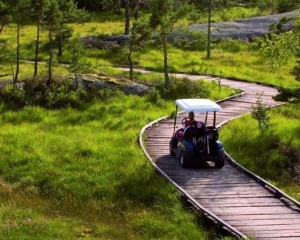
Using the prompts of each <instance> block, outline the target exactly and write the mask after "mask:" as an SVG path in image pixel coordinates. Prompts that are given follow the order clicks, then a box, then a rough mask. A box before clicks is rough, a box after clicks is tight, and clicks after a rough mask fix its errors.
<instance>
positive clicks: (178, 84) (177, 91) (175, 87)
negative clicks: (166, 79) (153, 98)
mask: <svg viewBox="0 0 300 240" xmlns="http://www.w3.org/2000/svg"><path fill="white" fill-rule="evenodd" d="M156 88H157V89H158V91H159V93H160V95H161V96H162V98H164V99H171V100H175V99H178V98H193V97H195V98H206V97H207V96H209V94H210V93H209V90H208V89H207V88H206V87H205V85H204V83H203V81H202V80H198V81H191V80H189V79H188V78H176V77H172V79H171V84H170V86H169V88H165V86H164V85H163V84H158V85H157V86H156Z"/></svg>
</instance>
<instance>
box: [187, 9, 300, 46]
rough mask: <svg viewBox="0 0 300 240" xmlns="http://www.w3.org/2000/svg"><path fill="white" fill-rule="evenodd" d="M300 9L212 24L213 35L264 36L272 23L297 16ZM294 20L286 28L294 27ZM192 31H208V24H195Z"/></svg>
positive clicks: (242, 37) (251, 37)
mask: <svg viewBox="0 0 300 240" xmlns="http://www.w3.org/2000/svg"><path fill="white" fill-rule="evenodd" d="M298 12H299V10H295V11H292V12H287V13H282V14H274V15H269V16H261V17H253V18H247V19H241V20H238V21H228V22H222V23H212V24H211V36H212V37H213V38H233V39H240V40H251V39H253V38H256V37H263V36H265V34H266V33H268V31H269V26H270V24H272V23H277V22H278V21H279V20H280V19H281V18H283V17H291V18H296V17H297V16H298ZM293 25H294V21H293V20H291V21H289V22H288V23H286V24H285V25H284V28H285V29H287V30H288V29H292V28H293ZM189 29H190V30H192V31H201V32H205V33H206V32H207V24H193V25H191V26H190V27H189Z"/></svg>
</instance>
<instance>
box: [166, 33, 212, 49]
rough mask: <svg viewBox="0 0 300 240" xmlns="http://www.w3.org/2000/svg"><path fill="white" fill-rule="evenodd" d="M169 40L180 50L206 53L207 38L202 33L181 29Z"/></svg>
mask: <svg viewBox="0 0 300 240" xmlns="http://www.w3.org/2000/svg"><path fill="white" fill-rule="evenodd" d="M168 40H169V41H170V42H171V43H172V45H173V46H174V47H177V48H179V49H183V50H198V51H204V50H205V49H206V42H207V36H206V34H205V33H202V32H195V31H191V30H189V29H188V28H180V29H178V30H177V31H175V32H174V33H172V34H171V35H170V36H169V39H168Z"/></svg>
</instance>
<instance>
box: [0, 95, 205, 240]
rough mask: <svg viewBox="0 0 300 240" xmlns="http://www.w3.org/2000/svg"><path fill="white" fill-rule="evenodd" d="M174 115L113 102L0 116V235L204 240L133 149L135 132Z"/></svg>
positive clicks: (166, 108) (124, 100) (134, 101)
mask: <svg viewBox="0 0 300 240" xmlns="http://www.w3.org/2000/svg"><path fill="white" fill-rule="evenodd" d="M173 107H174V106H173V102H166V103H165V104H164V105H163V107H158V106H155V105H153V104H151V103H149V102H148V100H147V99H146V98H145V97H143V98H141V97H137V96H125V95H119V96H116V97H115V98H113V99H110V100H109V101H107V102H95V103H93V104H91V105H87V106H86V108H85V109H84V110H83V109H82V110H74V109H61V110H56V111H49V110H45V109H42V108H39V107H27V108H25V109H23V110H21V111H17V112H12V111H7V110H4V109H3V108H2V110H1V117H0V122H1V126H2V127H1V130H0V136H1V137H0V145H1V151H0V159H1V161H0V169H1V179H2V187H1V191H0V199H1V204H2V205H1V210H0V222H1V227H0V232H1V235H2V236H5V237H6V239H16V238H17V239H41V238H43V237H46V238H47V239H74V238H78V237H86V238H87V239H196V238H197V239H209V238H210V237H209V233H206V231H203V230H201V227H199V225H198V224H197V222H198V220H197V219H196V218H195V217H196V216H197V215H195V214H191V213H192V212H191V213H189V212H186V210H184V208H183V206H182V205H181V202H180V201H179V199H180V198H179V194H178V193H177V191H176V190H175V189H174V187H173V186H171V185H170V184H169V183H167V182H166V181H165V180H164V179H163V178H161V177H158V176H157V174H156V173H155V171H154V169H153V167H152V165H151V164H150V163H149V162H148V160H147V159H146V157H145V155H144V154H143V152H142V151H141V149H140V148H139V147H138V143H137V138H138V134H139V131H140V129H141V128H142V127H143V126H144V125H145V124H147V123H148V122H150V121H152V120H154V119H157V118H159V117H161V116H163V115H166V114H169V113H171V111H173ZM145 111H147V114H145Z"/></svg>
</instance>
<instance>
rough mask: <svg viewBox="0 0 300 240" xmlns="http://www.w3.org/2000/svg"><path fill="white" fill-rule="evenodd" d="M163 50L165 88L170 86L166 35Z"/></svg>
mask: <svg viewBox="0 0 300 240" xmlns="http://www.w3.org/2000/svg"><path fill="white" fill-rule="evenodd" d="M162 40H163V50H164V75H165V88H169V86H170V78H169V71H168V50H167V35H166V34H164V36H163V38H162Z"/></svg>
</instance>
